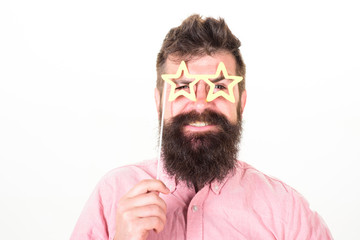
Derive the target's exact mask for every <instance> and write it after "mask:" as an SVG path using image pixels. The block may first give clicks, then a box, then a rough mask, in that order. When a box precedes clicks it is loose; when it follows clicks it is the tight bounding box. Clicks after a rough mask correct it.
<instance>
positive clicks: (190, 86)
mask: <svg viewBox="0 0 360 240" xmlns="http://www.w3.org/2000/svg"><path fill="white" fill-rule="evenodd" d="M221 73H222V74H221ZM182 75H184V77H185V78H186V79H194V80H193V81H192V82H189V83H185V84H184V85H182V86H180V87H179V86H178V85H177V84H176V83H175V82H174V81H173V79H178V78H180V77H181V76H182ZM161 77H162V79H163V80H164V81H165V82H167V83H169V84H170V86H171V89H170V96H169V101H174V100H175V99H176V98H177V97H179V96H184V97H187V98H188V99H190V100H191V101H196V95H195V90H194V86H195V85H196V84H197V83H198V82H199V81H200V80H203V81H204V82H206V83H207V84H208V85H209V86H210V89H209V92H208V95H207V97H206V101H207V102H211V101H213V100H214V99H216V98H218V97H220V96H221V97H223V98H225V99H226V100H228V101H230V102H232V103H235V97H234V86H235V85H236V84H238V83H239V82H240V81H241V80H243V77H241V76H229V75H228V73H227V70H226V67H225V64H224V63H223V62H220V63H219V65H218V68H217V70H216V73H215V74H213V75H211V74H210V75H206V74H197V75H195V74H190V73H189V70H188V68H187V66H186V63H185V62H184V61H181V63H180V66H179V68H178V70H177V72H176V73H175V74H162V75H161ZM214 79H215V80H214ZM220 80H226V81H224V82H229V81H231V80H232V81H231V83H230V84H226V83H225V84H222V85H217V84H215V82H217V81H220ZM215 88H216V89H217V90H215ZM185 89H187V90H185ZM224 90H227V91H228V93H226V92H225V91H224Z"/></svg>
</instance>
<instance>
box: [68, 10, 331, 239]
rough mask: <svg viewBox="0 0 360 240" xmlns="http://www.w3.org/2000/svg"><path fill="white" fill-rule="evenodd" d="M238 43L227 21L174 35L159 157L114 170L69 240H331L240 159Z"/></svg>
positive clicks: (166, 54) (160, 86)
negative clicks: (237, 157) (238, 158)
mask: <svg viewBox="0 0 360 240" xmlns="http://www.w3.org/2000/svg"><path fill="white" fill-rule="evenodd" d="M239 47H240V41H239V40H238V39H237V38H236V37H235V36H234V35H233V34H232V33H231V31H230V30H229V28H228V27H227V25H226V24H225V22H224V21H223V20H222V19H220V20H216V19H213V18H207V19H202V18H201V17H200V16H198V15H193V16H190V17H189V18H187V19H186V20H185V21H184V22H183V23H182V24H181V25H180V26H179V27H177V28H173V29H171V30H170V32H169V33H168V34H167V36H166V38H165V40H164V42H163V45H162V48H161V50H160V53H159V54H158V58H157V74H158V76H157V87H156V90H155V100H156V105H157V110H158V113H159V119H160V128H162V127H163V134H162V135H161V136H160V138H161V146H160V147H161V150H162V151H161V160H160V161H157V159H156V160H153V161H146V162H143V163H139V164H134V165H130V166H125V167H122V168H118V169H115V170H113V171H111V172H110V173H108V174H107V175H106V176H105V177H104V178H103V179H102V180H101V181H100V183H99V184H98V186H97V187H96V189H95V191H94V193H93V194H92V196H91V197H90V199H89V201H88V203H87V204H86V206H85V208H84V210H83V213H82V215H81V216H80V218H79V220H78V223H77V225H76V227H75V230H74V232H73V235H72V237H71V239H116V240H120V239H301V240H304V239H332V237H331V235H330V232H329V230H328V229H327V227H326V225H325V224H324V222H323V221H322V219H321V217H319V216H318V215H317V214H316V213H314V212H312V211H311V210H310V209H309V207H308V204H307V202H306V201H305V200H304V199H303V198H302V197H301V196H300V195H299V194H298V193H297V192H296V191H294V190H293V189H292V188H290V187H289V186H287V185H286V184H284V183H282V182H281V181H279V180H276V179H273V178H271V177H268V176H266V175H264V174H262V173H261V172H259V171H257V170H256V169H254V168H252V167H251V166H249V165H248V164H246V163H244V162H240V161H238V160H236V154H237V151H238V143H239V140H240V136H241V119H242V113H243V111H244V107H245V103H246V90H245V79H244V78H245V65H244V62H243V60H242V57H241V54H240V51H239Z"/></svg>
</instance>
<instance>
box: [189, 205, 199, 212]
mask: <svg viewBox="0 0 360 240" xmlns="http://www.w3.org/2000/svg"><path fill="white" fill-rule="evenodd" d="M191 209H192V211H193V212H197V211H198V210H199V207H198V206H196V205H193V206H192V208H191Z"/></svg>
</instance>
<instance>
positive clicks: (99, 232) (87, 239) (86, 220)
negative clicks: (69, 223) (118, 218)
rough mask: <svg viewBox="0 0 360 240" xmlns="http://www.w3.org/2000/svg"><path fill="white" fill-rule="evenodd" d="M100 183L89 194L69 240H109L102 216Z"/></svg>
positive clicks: (103, 216) (103, 215)
mask: <svg viewBox="0 0 360 240" xmlns="http://www.w3.org/2000/svg"><path fill="white" fill-rule="evenodd" d="M103 187H104V182H103V181H100V182H99V183H98V185H97V186H96V188H95V190H94V191H93V193H92V194H91V196H90V198H89V199H88V201H87V203H86V204H85V207H84V209H83V210H82V213H81V215H80V217H79V219H78V221H77V223H76V225H75V228H74V230H73V233H72V235H71V237H70V240H79V239H81V240H95V239H96V240H105V239H109V233H108V226H107V221H106V217H105V214H104V206H103V199H102V194H101V192H102V190H103V189H102V188H103Z"/></svg>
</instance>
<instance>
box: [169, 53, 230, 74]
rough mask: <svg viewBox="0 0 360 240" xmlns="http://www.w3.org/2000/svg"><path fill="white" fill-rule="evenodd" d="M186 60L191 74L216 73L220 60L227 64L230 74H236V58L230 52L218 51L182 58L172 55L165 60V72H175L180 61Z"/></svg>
mask: <svg viewBox="0 0 360 240" xmlns="http://www.w3.org/2000/svg"><path fill="white" fill-rule="evenodd" d="M183 60H185V61H186V66H187V68H188V70H189V73H190V74H214V73H216V70H217V67H218V65H219V63H220V62H223V63H224V64H225V67H226V70H227V71H228V74H229V75H236V60H235V57H234V56H233V55H232V54H231V53H229V52H217V53H215V54H213V55H204V56H193V57H191V58H190V59H189V58H186V57H184V58H181V57H177V56H172V55H170V56H169V57H168V58H167V59H166V62H165V68H164V73H166V74H175V73H176V71H177V70H178V68H179V65H180V62H181V61H183Z"/></svg>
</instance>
